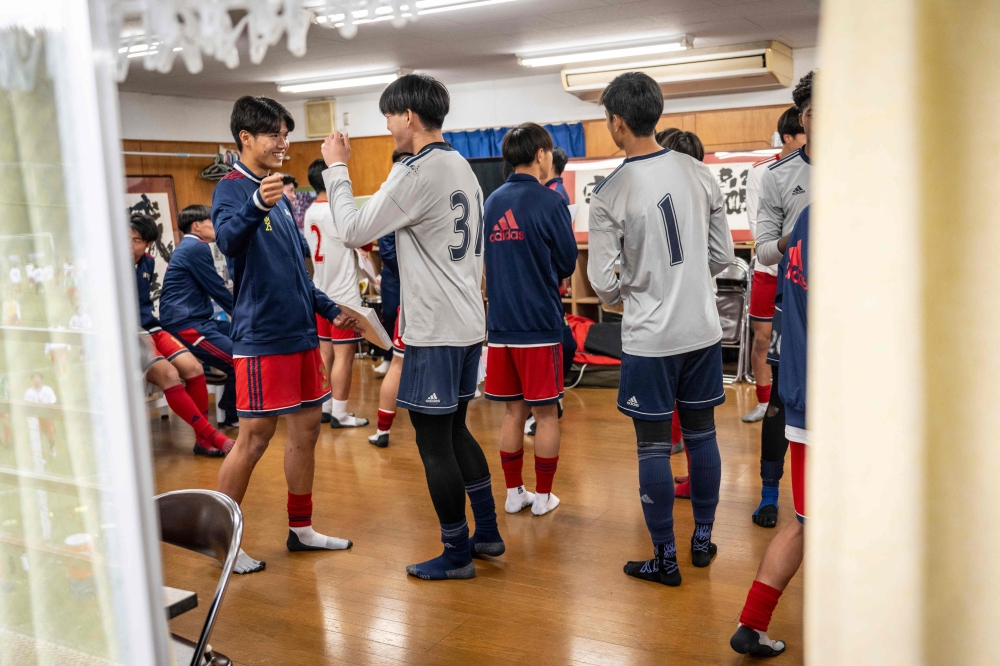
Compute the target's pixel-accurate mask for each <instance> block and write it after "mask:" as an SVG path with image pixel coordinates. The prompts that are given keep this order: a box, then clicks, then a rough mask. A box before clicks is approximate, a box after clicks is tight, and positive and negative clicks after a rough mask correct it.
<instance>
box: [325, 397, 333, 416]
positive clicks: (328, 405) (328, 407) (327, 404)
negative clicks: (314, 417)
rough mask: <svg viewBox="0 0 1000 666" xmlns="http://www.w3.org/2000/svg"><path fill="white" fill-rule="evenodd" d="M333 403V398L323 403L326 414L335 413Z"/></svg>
mask: <svg viewBox="0 0 1000 666" xmlns="http://www.w3.org/2000/svg"><path fill="white" fill-rule="evenodd" d="M332 403H333V401H332V400H327V401H326V402H324V403H323V413H324V414H332V413H333V411H332V410H333V404H332Z"/></svg>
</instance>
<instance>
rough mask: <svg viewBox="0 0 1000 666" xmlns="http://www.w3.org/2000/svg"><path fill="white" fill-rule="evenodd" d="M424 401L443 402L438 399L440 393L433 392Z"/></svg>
mask: <svg viewBox="0 0 1000 666" xmlns="http://www.w3.org/2000/svg"><path fill="white" fill-rule="evenodd" d="M424 402H430V403H438V402H441V401H440V400H438V394H437V393H431V394H430V395H429V396H427V399H426V400H424Z"/></svg>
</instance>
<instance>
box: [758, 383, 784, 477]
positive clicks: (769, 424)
mask: <svg viewBox="0 0 1000 666" xmlns="http://www.w3.org/2000/svg"><path fill="white" fill-rule="evenodd" d="M787 450H788V440H787V439H785V406H784V405H783V404H782V403H781V398H780V397H778V366H776V365H775V366H772V367H771V400H770V401H769V402H768V403H767V412H766V413H765V414H764V421H763V422H762V423H761V425H760V458H761V460H765V461H767V462H780V463H784V462H785V451H787Z"/></svg>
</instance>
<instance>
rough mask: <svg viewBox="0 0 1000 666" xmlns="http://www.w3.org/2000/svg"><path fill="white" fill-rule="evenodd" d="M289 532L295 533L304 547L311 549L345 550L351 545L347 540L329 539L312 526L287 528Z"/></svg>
mask: <svg viewBox="0 0 1000 666" xmlns="http://www.w3.org/2000/svg"><path fill="white" fill-rule="evenodd" d="M288 529H290V530H291V531H293V532H295V536H297V537H298V538H299V541H301V542H302V544H303V545H305V546H310V547H312V548H323V549H325V550H347V549H348V548H350V547H351V546H352V545H353V544H352V543H351V542H350V541H348V540H347V539H338V538H337V537H329V536H326V535H324V534H320V533H319V532H317V531H316V530H314V529H313V528H312V525H306V526H305V527H289V528H288Z"/></svg>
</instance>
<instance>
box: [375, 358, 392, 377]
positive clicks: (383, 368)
mask: <svg viewBox="0 0 1000 666" xmlns="http://www.w3.org/2000/svg"><path fill="white" fill-rule="evenodd" d="M372 372H374V373H375V374H376V375H377V376H379V377H385V373H387V372H389V361H386V360H383V361H382V362H381V363H379V364H378V365H376V366H375V367H374V368H372Z"/></svg>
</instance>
